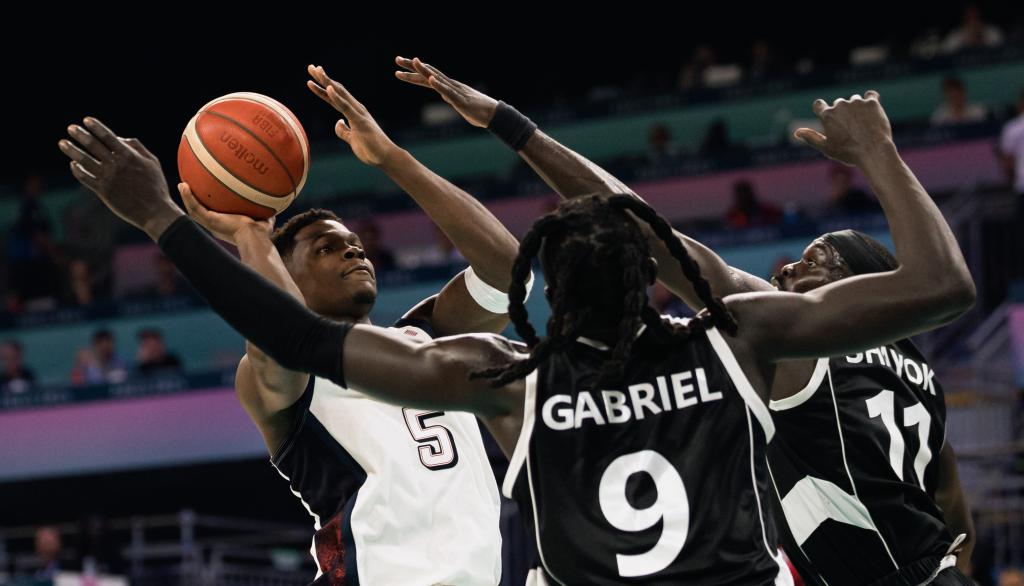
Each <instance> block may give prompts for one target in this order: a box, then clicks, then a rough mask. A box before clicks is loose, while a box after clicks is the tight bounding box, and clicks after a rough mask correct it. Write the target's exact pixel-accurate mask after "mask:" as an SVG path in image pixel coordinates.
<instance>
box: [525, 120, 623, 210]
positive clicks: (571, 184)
mask: <svg viewBox="0 0 1024 586" xmlns="http://www.w3.org/2000/svg"><path fill="white" fill-rule="evenodd" d="M519 156H520V157H522V159H523V160H524V161H526V162H527V164H529V165H530V167H531V168H533V170H534V171H535V172H536V173H537V175H538V176H540V178H541V179H543V180H544V182H545V183H547V184H548V186H549V187H551V189H554V190H555V192H556V193H558V195H561V196H562V197H564V198H566V199H569V198H573V197H579V196H582V195H592V194H609V193H630V194H633V195H636V194H635V193H633V192H632V190H630V188H629V186H627V185H626V184H625V183H623V182H622V181H619V180H618V179H617V178H616V177H615V176H614V175H612V174H611V173H609V172H608V171H605V170H604V169H602V168H601V167H599V166H598V165H596V164H594V163H593V162H592V161H590V160H589V159H587V158H586V157H584V156H582V155H580V154H579V153H577V152H575V151H573V150H572V149H569V148H567V147H566V146H564V145H562V144H561V143H559V142H558V141H557V140H555V139H553V138H551V137H550V136H548V135H546V134H544V133H543V132H541V131H540V130H537V131H536V132H534V133H533V136H531V137H530V139H529V140H528V141H526V146H524V147H523V149H522V150H521V151H519ZM637 197H639V196H637Z"/></svg>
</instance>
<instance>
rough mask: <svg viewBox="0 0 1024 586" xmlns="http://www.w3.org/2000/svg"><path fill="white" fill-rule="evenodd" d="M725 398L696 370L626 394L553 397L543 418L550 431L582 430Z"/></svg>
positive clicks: (606, 392) (634, 387) (662, 378)
mask: <svg viewBox="0 0 1024 586" xmlns="http://www.w3.org/2000/svg"><path fill="white" fill-rule="evenodd" d="M595 396H596V397H597V398H595ZM721 398H722V393H721V392H720V391H712V390H711V389H710V388H709V387H708V380H707V376H706V375H705V374H704V369H703V368H695V369H693V370H686V371H683V372H676V373H672V374H670V375H668V376H659V377H657V378H656V379H655V380H654V381H653V382H644V383H636V384H632V385H629V386H628V387H626V392H623V391H615V390H604V391H599V392H598V391H595V392H591V391H581V392H579V393H578V394H576V396H572V395H552V396H550V397H548V399H547V400H546V401H544V406H543V408H542V409H541V419H542V420H543V421H544V424H545V425H547V426H548V427H549V428H551V429H553V430H555V431H562V430H567V429H579V428H580V427H581V426H582V425H583V424H584V422H586V421H587V420H590V421H592V422H593V423H594V425H609V424H616V423H626V422H628V421H631V420H633V419H643V418H644V417H646V416H647V415H648V414H650V415H658V414H659V413H661V412H663V411H671V410H673V409H677V410H678V409H686V408H687V407H693V406H694V405H697V404H699V403H708V402H711V401H718V400H719V399H721Z"/></svg>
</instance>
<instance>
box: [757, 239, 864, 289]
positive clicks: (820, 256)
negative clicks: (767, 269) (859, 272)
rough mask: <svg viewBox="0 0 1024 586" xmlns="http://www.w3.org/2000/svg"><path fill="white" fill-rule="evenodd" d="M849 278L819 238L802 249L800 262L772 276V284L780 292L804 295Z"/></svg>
mask: <svg viewBox="0 0 1024 586" xmlns="http://www.w3.org/2000/svg"><path fill="white" fill-rule="evenodd" d="M847 276H849V274H848V271H846V270H844V269H843V267H842V265H841V263H840V262H839V259H838V258H837V255H836V252H835V250H833V249H832V247H831V246H829V245H828V244H826V243H825V242H824V241H823V240H821V239H820V238H819V239H817V240H815V241H814V242H812V243H811V244H810V246H808V247H807V248H805V249H804V253H803V255H801V257H800V260H798V261H796V262H791V263H789V264H788V265H785V266H783V267H782V270H780V271H779V273H778V274H776V275H774V276H772V284H773V285H775V286H776V287H777V288H778V289H779V290H780V291H791V292H793V293H806V292H808V291H811V290H814V289H817V288H818V287H822V286H824V285H828V284H829V283H831V282H833V281H838V280H839V279H842V278H845V277H847Z"/></svg>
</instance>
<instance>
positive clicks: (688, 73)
mask: <svg viewBox="0 0 1024 586" xmlns="http://www.w3.org/2000/svg"><path fill="white" fill-rule="evenodd" d="M715 62H716V58H715V50H714V49H712V48H711V46H710V45H699V46H698V47H697V48H696V49H694V50H693V55H692V56H691V57H690V58H689V59H688V60H687V61H686V63H685V64H683V68H682V70H681V71H680V72H679V89H681V90H683V91H687V90H692V89H695V88H699V87H703V86H704V72H705V71H707V70H708V68H710V67H713V66H714V65H715Z"/></svg>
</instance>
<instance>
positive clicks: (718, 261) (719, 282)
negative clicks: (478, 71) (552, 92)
mask: <svg viewBox="0 0 1024 586" xmlns="http://www.w3.org/2000/svg"><path fill="white" fill-rule="evenodd" d="M395 63H396V64H398V66H399V67H402V68H404V69H405V70H406V71H398V72H396V74H395V75H396V76H397V77H398V79H401V80H402V81H405V82H408V83H411V84H413V85H419V86H423V87H427V88H430V89H432V90H434V91H436V92H437V93H438V94H439V95H440V96H441V97H442V98H443V99H444V101H445V102H447V103H448V104H450V105H451V106H452V107H453V108H455V110H456V111H457V112H458V113H459V114H460V115H461V116H462V117H463V118H464V119H465V120H466V121H467V122H469V123H470V124H472V125H473V126H477V127H480V128H490V127H491V124H492V122H493V120H494V117H495V114H496V112H497V111H498V109H499V102H498V101H497V100H495V99H494V98H491V97H490V96H487V95H486V94H484V93H482V92H480V91H478V90H476V89H474V88H472V87H470V86H468V85H466V84H464V83H461V82H459V81H456V80H454V79H452V78H450V77H448V76H447V75H445V74H444V73H442V72H441V71H440V70H438V69H437V68H436V67H434V66H432V65H429V64H426V63H423V62H422V61H420V60H419V59H406V58H404V57H397V58H396V59H395ZM500 107H501V108H502V109H504V112H505V114H506V115H508V116H512V115H518V112H515V111H514V110H512V109H511V108H510V107H509V106H507V105H504V104H503V105H501V106H500ZM520 116H521V115H520ZM530 132H531V134H530V136H529V138H528V139H527V140H526V142H525V144H524V145H523V146H522V148H520V149H518V150H517V151H516V152H517V153H518V154H519V156H520V157H522V159H523V160H524V161H526V162H527V163H528V164H529V165H530V167H532V168H533V170H534V171H536V172H537V175H538V176H540V178H541V179H543V180H544V182H545V183H547V184H548V186H549V187H551V189H553V190H555V192H556V193H558V194H559V195H560V196H562V197H564V198H566V199H569V198H573V197H579V196H582V195H591V194H595V193H596V194H610V193H628V194H630V195H632V196H633V197H636V198H637V199H640V196H639V195H637V194H636V193H635V192H634V191H633V190H632V189H630V188H629V186H628V185H626V184H625V183H623V182H622V181H619V179H618V178H616V177H615V176H614V175H612V174H611V173H609V172H608V171H606V170H604V169H603V168H601V167H600V166H598V165H597V164H595V163H594V162H592V161H590V160H589V159H587V158H586V157H584V156H583V155H580V154H579V153H577V152H575V151H573V150H572V149H570V148H568V147H566V146H565V145H563V144H561V143H560V142H558V141H557V140H555V139H554V138H552V137H550V136H548V135H547V134H545V133H543V132H541V131H540V130H536V129H533V130H532V131H530ZM641 225H642V227H643V229H644V231H645V233H646V234H647V240H648V243H649V244H650V247H651V252H652V254H654V257H655V259H656V260H657V261H658V266H659V269H658V280H659V281H661V282H662V283H663V284H664V285H665V286H666V287H667V288H668V289H669V290H670V291H672V292H673V293H675V294H676V295H678V296H679V297H680V298H681V299H682V300H683V301H684V302H686V304H687V305H689V306H690V307H692V308H694V309H698V310H699V309H701V308H703V306H704V304H703V302H702V301H701V300H700V298H699V297H698V296H697V294H696V292H695V291H694V290H693V285H692V284H691V282H690V280H689V279H687V278H686V276H685V275H684V274H683V272H682V270H681V269H680V268H679V264H678V263H677V262H676V261H675V259H674V258H673V257H672V255H671V254H670V253H669V251H668V248H667V247H666V246H665V244H664V243H663V242H662V241H661V239H660V238H658V237H657V236H656V235H654V233H653V232H651V231H650V230H649V229H648V228H647V227H646V225H644V224H643V223H642V222H641ZM674 234H675V237H676V238H678V239H680V240H681V241H682V243H683V245H684V246H685V247H686V249H687V252H689V254H690V256H691V257H692V258H693V259H694V260H696V261H697V264H698V265H700V267H701V274H702V275H703V276H704V277H705V278H706V279H707V280H708V282H709V283H710V284H711V288H712V290H713V291H715V292H716V294H718V295H722V296H725V295H729V294H733V293H745V292H750V291H769V290H773V288H772V286H771V285H770V284H769V283H768V282H767V281H765V280H764V279H761V278H758V277H755V276H753V275H751V274H749V273H746V272H744V271H741V270H739V269H737V268H734V267H730V266H729V265H728V264H727V263H726V262H725V261H724V260H722V258H721V257H720V256H718V255H717V254H715V252H714V251H713V250H711V249H710V248H708V247H706V246H704V245H703V244H701V243H699V242H697V241H696V240H693V239H692V238H689V237H687V236H684V235H683V234H681V233H679V232H678V231H674Z"/></svg>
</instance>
